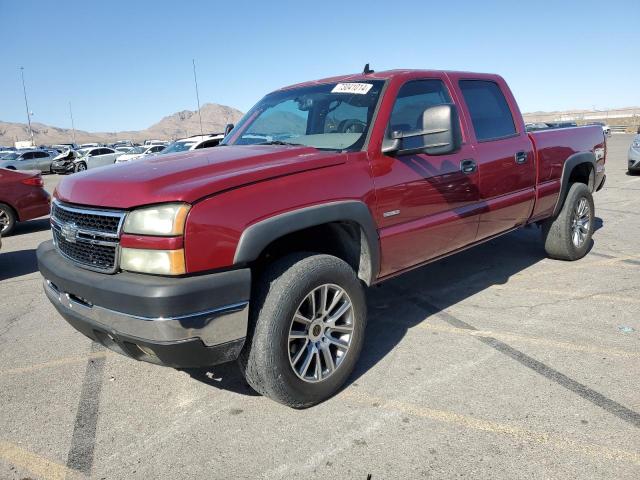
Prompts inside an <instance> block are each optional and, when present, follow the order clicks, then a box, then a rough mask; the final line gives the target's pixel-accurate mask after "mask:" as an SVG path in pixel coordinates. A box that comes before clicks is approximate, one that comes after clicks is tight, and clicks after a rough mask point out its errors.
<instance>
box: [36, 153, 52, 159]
mask: <svg viewBox="0 0 640 480" xmlns="http://www.w3.org/2000/svg"><path fill="white" fill-rule="evenodd" d="M48 156H49V154H48V153H47V152H35V158H45V157H48Z"/></svg>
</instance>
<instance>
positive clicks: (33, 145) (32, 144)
mask: <svg viewBox="0 0 640 480" xmlns="http://www.w3.org/2000/svg"><path fill="white" fill-rule="evenodd" d="M20 74H21V75H22V90H23V91H24V106H25V107H26V108H27V122H28V124H29V136H30V137H31V146H32V147H35V144H34V143H33V130H31V115H33V112H30V111H29V102H28V101H27V87H25V86H24V67H20Z"/></svg>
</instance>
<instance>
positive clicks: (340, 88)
mask: <svg viewBox="0 0 640 480" xmlns="http://www.w3.org/2000/svg"><path fill="white" fill-rule="evenodd" d="M371 87H373V84H371V83H338V84H337V85H336V86H335V87H333V90H331V93H355V94H357V95H366V94H367V93H368V92H369V90H371Z"/></svg>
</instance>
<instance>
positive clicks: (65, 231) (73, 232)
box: [60, 222, 78, 243]
mask: <svg viewBox="0 0 640 480" xmlns="http://www.w3.org/2000/svg"><path fill="white" fill-rule="evenodd" d="M60 234H61V235H62V237H63V238H64V239H65V240H66V241H67V242H69V243H76V239H77V238H78V226H77V225H76V224H75V223H73V222H72V223H65V224H64V225H62V227H60Z"/></svg>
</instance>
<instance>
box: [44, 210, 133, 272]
mask: <svg viewBox="0 0 640 480" xmlns="http://www.w3.org/2000/svg"><path fill="white" fill-rule="evenodd" d="M123 219H124V212H118V211H112V210H105V211H102V210H93V209H83V208H78V207H71V206H69V205H65V204H62V203H60V202H57V201H54V203H53V204H52V207H51V230H52V232H53V242H54V244H55V246H56V248H57V249H58V251H59V252H60V253H61V254H62V255H63V256H65V257H67V258H68V259H70V260H72V261H73V262H74V263H76V264H78V265H79V266H81V267H84V268H87V269H90V270H96V271H99V272H104V273H114V272H115V271H116V270H117V268H118V251H119V243H120V242H119V240H120V239H119V235H120V227H121V225H122V221H123Z"/></svg>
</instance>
